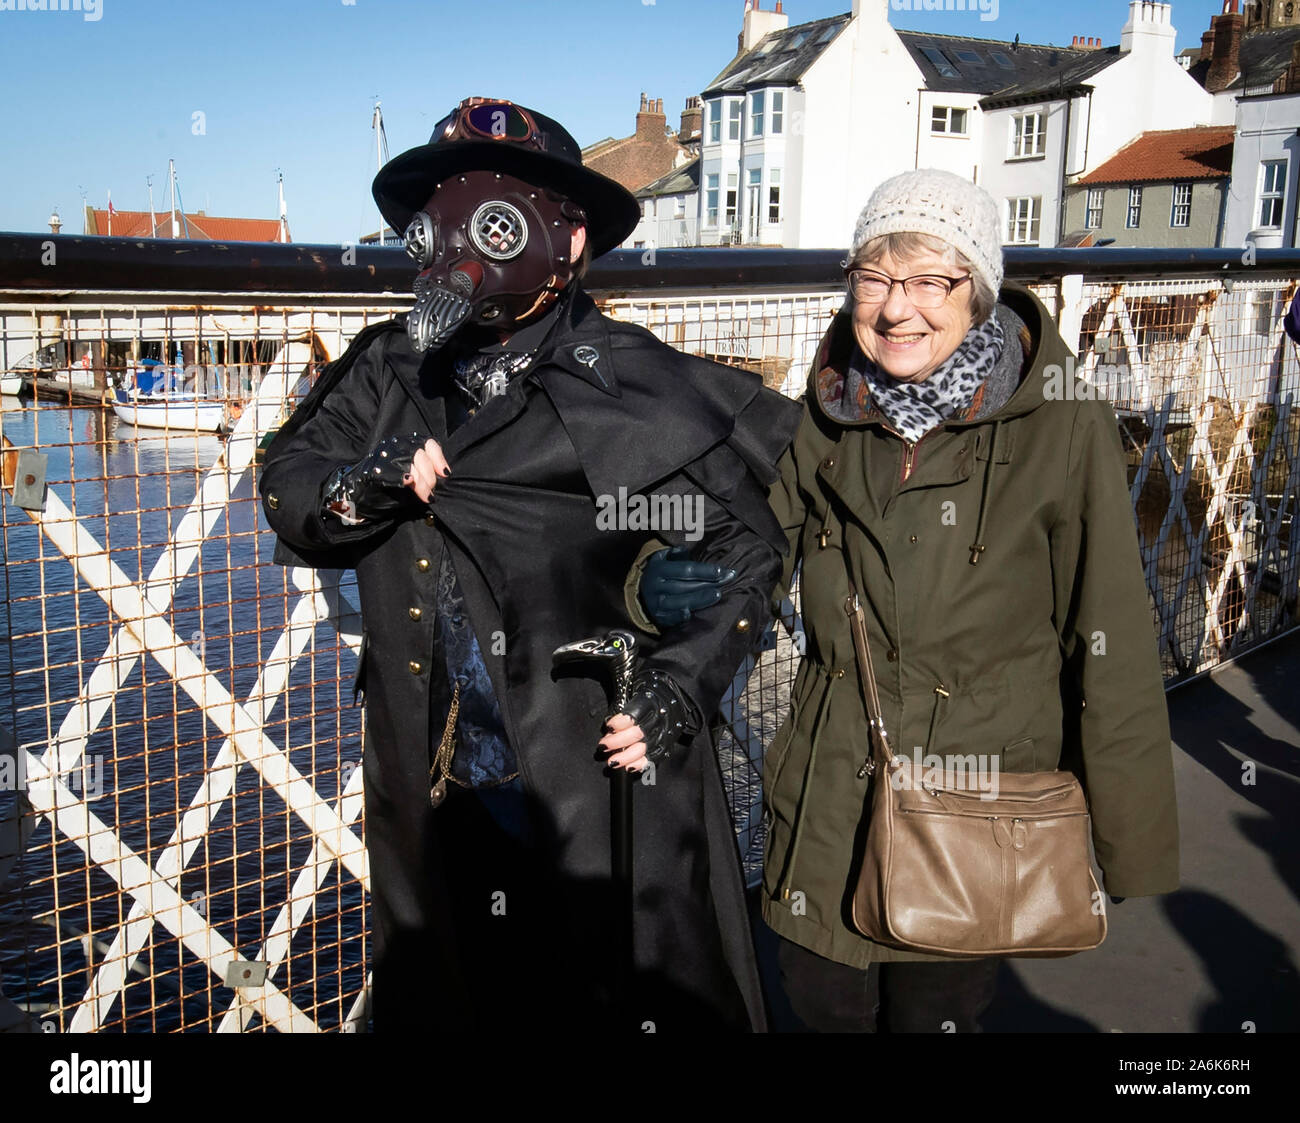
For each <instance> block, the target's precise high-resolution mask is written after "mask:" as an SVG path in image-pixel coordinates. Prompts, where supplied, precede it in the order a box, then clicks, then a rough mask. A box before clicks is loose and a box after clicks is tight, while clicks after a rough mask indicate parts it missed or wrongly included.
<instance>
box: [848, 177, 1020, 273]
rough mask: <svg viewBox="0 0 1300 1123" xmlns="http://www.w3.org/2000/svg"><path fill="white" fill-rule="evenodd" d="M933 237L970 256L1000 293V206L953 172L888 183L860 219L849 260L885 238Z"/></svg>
mask: <svg viewBox="0 0 1300 1123" xmlns="http://www.w3.org/2000/svg"><path fill="white" fill-rule="evenodd" d="M904 233H907V234H932V235H934V236H935V237H936V238H939V239H941V240H942V241H945V242H947V243H948V244H949V245H950V246H952V247H953V248H954V249H956V250H959V251H960V252H961V253H963V254H965V255H966V258H967V259H968V260H969V261H970V263H971V265H972V266H973V268H974V270H975V272H976V273H978V274H979V275H980V276H981V277H983V278H984V280H986V281H987V282H988V284H989V287H990V288H991V289H992V290H993V292H994V294H995V295H996V294H997V292H998V291H999V290H1000V289H1001V288H1002V237H1001V223H1000V222H999V220H998V205H997V203H996V202H994V201H993V196H992V195H990V194H989V193H988V192H987V191H985V190H984V188H982V187H977V186H976V185H975V184H973V183H971V181H970V180H968V179H962V178H961V176H959V175H954V174H953V173H952V172H945V171H940V170H939V169H938V168H920V169H918V170H917V171H913V172H903V173H902V174H901V175H896V176H894V177H893V178H892V179H887V180H885V182H884V183H882V184H881V185H880V186H879V187H877V188H876V189H875V190H874V191H873V192H872V193H871V198H870V199H869V200H867V205H866V206H865V207H863V208H862V213H861V214H860V215H858V224H857V226H856V227H855V228H854V230H853V248H852V249H851V250H850V251H849V259H850V260H852V259H853V258H854V257H856V256H857V253H858V251H859V250H860V249H861V248H862V247H863V246H864V245H866V243H867V242H869V241H871V239H872V238H878V237H880V235H882V234H904Z"/></svg>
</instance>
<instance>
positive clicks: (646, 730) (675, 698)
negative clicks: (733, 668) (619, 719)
mask: <svg viewBox="0 0 1300 1123" xmlns="http://www.w3.org/2000/svg"><path fill="white" fill-rule="evenodd" d="M615 714H627V716H628V717H630V718H631V719H632V720H633V722H635V723H636V724H637V725H639V726H640V727H641V739H642V740H643V741H645V748H646V757H647V758H648V759H650V760H660V759H662V758H663V757H665V756H667V755H668V750H669V749H671V748H672V747H673V745H675V744H676V743H677V742H678V741H679V740H681V739H682V738H683V737H693V736H694V735H695V734H696V733H698V732H699V731H700V719H699V715H698V714H697V713H696V712H695V707H694V706H693V705H692V704H691V703H690V701H689V700H688V699H687V698H686V695H684V694H683V693H682V691H681V688H680V687H679V686H678V685H677V684H676V683H675V682H673V680H672V676H670V675H668V674H667V673H665V672H664V671H641V672H640V673H639V674H638V675H637V676H636V677H635V678H634V679H633V680H632V689H631V691H630V692H629V695H628V701H627V705H625V706H623V707H622V708H621V709H615V710H613V711H611V712H610V713H609V714H608V715H607V717H606V719H605V720H606V721H608V720H609V718H612V717H614V716H615Z"/></svg>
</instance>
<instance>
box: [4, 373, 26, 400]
mask: <svg viewBox="0 0 1300 1123" xmlns="http://www.w3.org/2000/svg"><path fill="white" fill-rule="evenodd" d="M22 388H23V376H22V375H21V374H6V375H4V376H2V377H0V394H11V395H12V394H19V393H21V392H22Z"/></svg>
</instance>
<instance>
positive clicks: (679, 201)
mask: <svg viewBox="0 0 1300 1123" xmlns="http://www.w3.org/2000/svg"><path fill="white" fill-rule="evenodd" d="M685 217H686V196H685V195H674V196H673V218H685Z"/></svg>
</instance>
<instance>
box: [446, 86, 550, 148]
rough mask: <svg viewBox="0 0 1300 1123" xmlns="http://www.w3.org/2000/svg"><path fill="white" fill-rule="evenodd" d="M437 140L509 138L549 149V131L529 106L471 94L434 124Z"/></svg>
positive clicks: (531, 145)
mask: <svg viewBox="0 0 1300 1123" xmlns="http://www.w3.org/2000/svg"><path fill="white" fill-rule="evenodd" d="M433 135H434V138H435V140H438V141H444V140H508V141H512V142H513V143H515V144H522V145H526V146H527V147H529V148H535V149H537V150H538V151H539V152H545V151H546V133H545V132H544V131H543V130H541V129H539V128H538V127H537V122H536V121H534V120H533V116H532V114H531V113H529V112H528V110H526V109H521V108H520V107H519V106H517V105H514V104H512V103H511V102H508V101H495V100H492V99H489V98H482V97H467V98H466V99H465V100H464V101H462V102H461V103H460V104H459V105H458V106H456V108H455V109H453V110H452V111H451V112H450V113H449V114H447V116H446V117H444V118H443V119H442V120H441V121H439V122H438V123H437V124H436V125H434V127H433Z"/></svg>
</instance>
